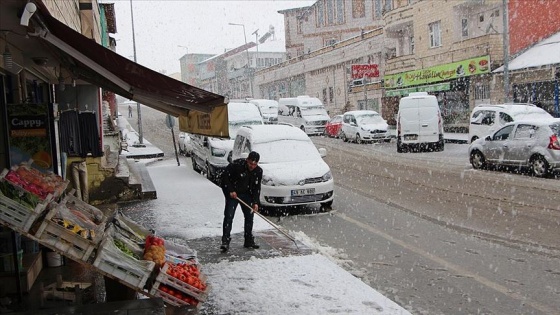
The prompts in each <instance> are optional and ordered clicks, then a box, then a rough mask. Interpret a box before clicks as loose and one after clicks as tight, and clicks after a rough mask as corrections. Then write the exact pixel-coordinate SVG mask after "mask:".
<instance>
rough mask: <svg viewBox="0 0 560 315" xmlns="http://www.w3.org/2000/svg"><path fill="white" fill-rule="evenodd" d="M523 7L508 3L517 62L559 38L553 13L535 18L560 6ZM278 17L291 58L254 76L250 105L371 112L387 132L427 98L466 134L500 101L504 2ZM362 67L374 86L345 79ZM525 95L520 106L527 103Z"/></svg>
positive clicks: (389, 3) (411, 0) (380, 6)
mask: <svg viewBox="0 0 560 315" xmlns="http://www.w3.org/2000/svg"><path fill="white" fill-rule="evenodd" d="M529 2H530V3H529ZM529 2H528V1H521V0H510V1H508V9H507V12H506V13H508V14H509V18H508V21H509V22H510V27H509V37H510V38H514V40H512V41H511V43H512V45H513V46H512V48H513V49H515V50H516V52H518V51H521V50H523V49H525V48H527V47H530V46H531V45H534V44H535V43H536V42H537V41H538V40H540V39H543V38H546V37H547V36H550V35H551V34H553V33H554V32H557V31H558V30H559V29H560V27H559V26H558V23H559V22H558V21H560V20H558V19H555V18H554V17H553V16H551V15H550V14H549V13H546V14H545V15H546V16H547V17H546V18H543V19H539V18H538V15H539V14H541V13H540V12H558V8H557V7H558V5H559V3H560V2H555V3H551V2H550V1H529ZM279 13H281V14H284V20H285V32H286V51H287V55H288V57H289V58H288V60H287V61H286V62H284V63H282V64H279V65H277V66H274V67H270V68H266V69H263V70H260V71H257V72H256V73H255V82H258V86H256V87H255V94H256V95H257V96H256V97H263V98H270V99H278V98H280V97H286V96H296V95H303V94H307V95H312V96H315V97H318V98H320V99H322V100H323V102H324V103H325V105H326V107H327V109H328V110H329V111H330V112H331V113H332V114H334V113H340V112H343V111H345V110H348V109H373V110H377V111H379V112H380V113H381V114H382V115H383V117H384V118H385V119H387V120H388V121H389V123H391V124H392V123H394V116H395V114H396V110H397V105H398V101H399V99H400V97H402V96H403V95H407V94H408V93H410V92H414V91H426V92H429V93H431V94H434V95H436V96H437V98H438V101H439V103H440V107H441V108H442V113H443V116H444V125H445V127H446V130H454V131H466V128H467V127H468V115H469V113H470V111H471V109H472V108H473V107H474V106H475V105H476V104H479V103H490V102H502V101H504V99H505V96H504V95H503V93H504V89H503V83H502V82H503V80H502V79H501V75H500V74H494V73H493V72H492V71H493V70H496V69H497V68H499V67H500V66H502V64H503V60H504V37H503V32H504V8H503V1H501V0H484V1H482V0H481V1H466V0H464V1H448V0H441V1H431V0H374V1H359V0H358V1H342V0H340V1H337V0H319V1H317V2H315V3H314V4H313V5H311V6H309V7H302V8H294V9H290V10H283V11H280V12H279ZM528 18H530V19H531V20H530V21H531V22H530V23H533V24H535V25H539V24H540V23H541V22H542V23H545V24H546V27H542V28H539V27H534V26H532V27H531V30H532V31H531V33H530V34H531V36H528V33H527V31H526V28H524V27H523V26H522V23H523V22H521V21H527V19H528ZM510 55H511V53H510ZM511 57H515V55H512V56H511ZM360 64H368V65H374V66H375V67H376V68H377V69H378V70H379V76H378V77H370V78H364V79H363V80H356V78H355V77H353V73H352V70H351V69H352V65H360ZM555 69H558V65H554V64H553V65H549V66H548V68H547V69H545V70H542V69H541V71H544V75H545V77H546V78H547V80H548V81H547V82H549V83H550V82H556V83H555V84H556V85H557V81H558V80H557V79H556V80H555V78H554V73H553V72H554V71H555ZM531 71H533V70H531ZM522 78H527V76H526V75H525V76H521V75H520V76H519V80H521V79H522ZM527 80H534V78H533V79H531V76H529V79H527ZM514 82H517V81H514ZM521 84H527V83H522V82H521V81H519V84H518V85H519V86H521ZM547 86H548V85H547ZM531 88H532V89H533V90H534V88H535V86H534V85H532V86H531ZM520 90H522V89H520V88H517V91H520ZM525 90H527V88H525ZM521 94H522V93H517V95H519V96H520V97H518V99H527V97H526V94H527V93H525V97H524V98H523V97H521ZM548 94H550V93H548ZM548 94H547V95H548ZM547 97H548V98H549V99H550V98H551V97H550V96H547ZM510 99H513V95H510ZM532 99H534V98H532ZM532 99H531V98H529V100H532Z"/></svg>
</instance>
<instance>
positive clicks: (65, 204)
mask: <svg viewBox="0 0 560 315" xmlns="http://www.w3.org/2000/svg"><path fill="white" fill-rule="evenodd" d="M55 209H56V213H55V214H54V215H53V216H52V217H51V221H53V222H55V223H57V224H58V225H60V226H62V227H64V228H65V229H67V230H69V231H71V232H73V233H75V234H77V235H79V236H81V237H83V238H85V239H88V240H94V239H96V235H97V233H102V232H103V229H104V227H105V224H104V223H105V220H106V218H105V216H104V215H103V213H102V212H101V210H99V209H97V208H94V207H92V206H90V205H88V204H87V203H85V202H83V201H81V200H79V199H77V198H76V197H74V196H72V195H69V196H66V197H65V198H64V200H63V201H62V202H61V203H60V204H58V205H56V206H55Z"/></svg>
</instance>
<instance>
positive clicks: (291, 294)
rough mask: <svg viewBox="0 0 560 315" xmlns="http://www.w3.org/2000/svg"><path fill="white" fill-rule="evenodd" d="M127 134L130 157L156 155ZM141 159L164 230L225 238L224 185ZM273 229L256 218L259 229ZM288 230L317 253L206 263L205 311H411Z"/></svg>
mask: <svg viewBox="0 0 560 315" xmlns="http://www.w3.org/2000/svg"><path fill="white" fill-rule="evenodd" d="M120 123H121V122H119V124H120ZM123 125H126V124H123ZM128 133H129V137H127V138H128V141H129V144H130V145H129V156H133V155H134V154H139V155H143V154H146V152H150V153H152V152H157V150H158V149H157V147H155V146H153V145H152V144H151V143H150V142H149V141H144V143H145V145H146V146H145V147H143V148H136V147H133V146H132V145H131V144H133V143H134V141H137V138H136V140H134V137H133V135H134V134H135V131H133V130H129V131H128ZM152 162H153V163H152ZM138 163H149V164H147V165H148V171H149V173H150V177H151V179H152V181H153V183H154V185H155V187H156V190H157V195H158V198H157V199H155V200H150V201H149V205H150V207H152V211H153V212H154V219H155V221H156V222H155V229H156V231H158V234H160V235H173V236H176V237H181V238H184V239H187V240H188V239H196V238H200V237H214V236H221V234H222V219H223V208H224V197H223V194H222V192H221V189H220V188H219V187H217V186H216V185H214V184H213V183H211V182H210V181H208V180H207V179H206V178H205V177H204V176H202V175H201V174H198V173H196V172H194V171H193V170H192V168H191V167H190V166H187V165H185V164H181V165H180V166H178V165H177V162H176V161H175V160H173V159H168V160H153V159H152V160H140V161H138ZM272 228H273V227H272V226H270V225H269V224H268V223H267V222H266V221H264V220H263V219H262V218H260V217H258V216H255V223H254V230H255V231H262V230H267V229H272ZM242 231H243V214H242V212H241V211H237V212H236V215H235V219H234V223H233V227H232V234H233V233H239V232H242ZM290 233H291V234H292V235H294V236H295V237H296V239H298V240H299V241H301V242H302V243H304V244H306V245H308V246H309V247H311V248H314V251H315V252H317V253H316V254H312V255H307V256H290V257H275V258H268V259H257V258H253V259H251V260H249V261H229V260H224V261H221V262H219V263H216V264H205V265H204V266H203V272H204V273H205V274H206V276H207V277H208V283H209V284H210V286H211V290H210V294H209V298H208V299H209V300H208V301H207V302H205V303H204V304H203V305H202V310H204V308H205V307H207V308H211V310H210V311H211V313H212V314H246V315H252V314H254V315H257V314H258V315H261V314H269V315H285V314H293V315H298V314H301V315H308V314H330V313H335V314H391V315H393V314H394V315H410V313H409V312H408V311H406V310H405V309H404V308H402V307H400V306H399V305H398V304H396V303H394V302H393V301H391V300H390V299H388V298H386V297H384V296H383V295H381V294H380V293H379V292H377V291H376V290H374V289H373V288H371V287H369V286H368V285H366V284H365V283H364V282H362V281H361V280H360V279H358V278H356V277H354V276H353V275H352V274H350V273H349V272H348V271H346V270H344V269H343V268H342V267H341V266H342V265H344V264H345V263H346V262H347V261H346V260H345V256H344V255H343V254H341V253H340V252H339V251H338V250H336V249H334V248H332V247H329V246H325V245H321V244H319V243H317V242H316V241H315V240H313V239H311V238H309V237H308V236H306V235H305V233H303V232H301V231H296V232H293V231H291V232H290Z"/></svg>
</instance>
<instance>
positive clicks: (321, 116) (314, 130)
mask: <svg viewBox="0 0 560 315" xmlns="http://www.w3.org/2000/svg"><path fill="white" fill-rule="evenodd" d="M329 120H331V118H330V117H329V113H327V109H326V108H325V106H324V105H323V103H322V102H321V100H319V99H318V98H316V97H309V96H307V95H300V96H298V97H288V98H281V99H279V100H278V122H283V123H288V124H292V125H294V126H296V127H298V128H300V129H301V130H303V131H305V132H306V133H307V134H308V135H321V134H323V133H324V132H325V124H326V123H327V122H328V121H329Z"/></svg>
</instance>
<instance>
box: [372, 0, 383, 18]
mask: <svg viewBox="0 0 560 315" xmlns="http://www.w3.org/2000/svg"><path fill="white" fill-rule="evenodd" d="M373 12H374V15H375V16H374V19H376V20H379V19H381V18H382V17H383V6H382V5H381V0H375V3H374V5H373Z"/></svg>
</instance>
